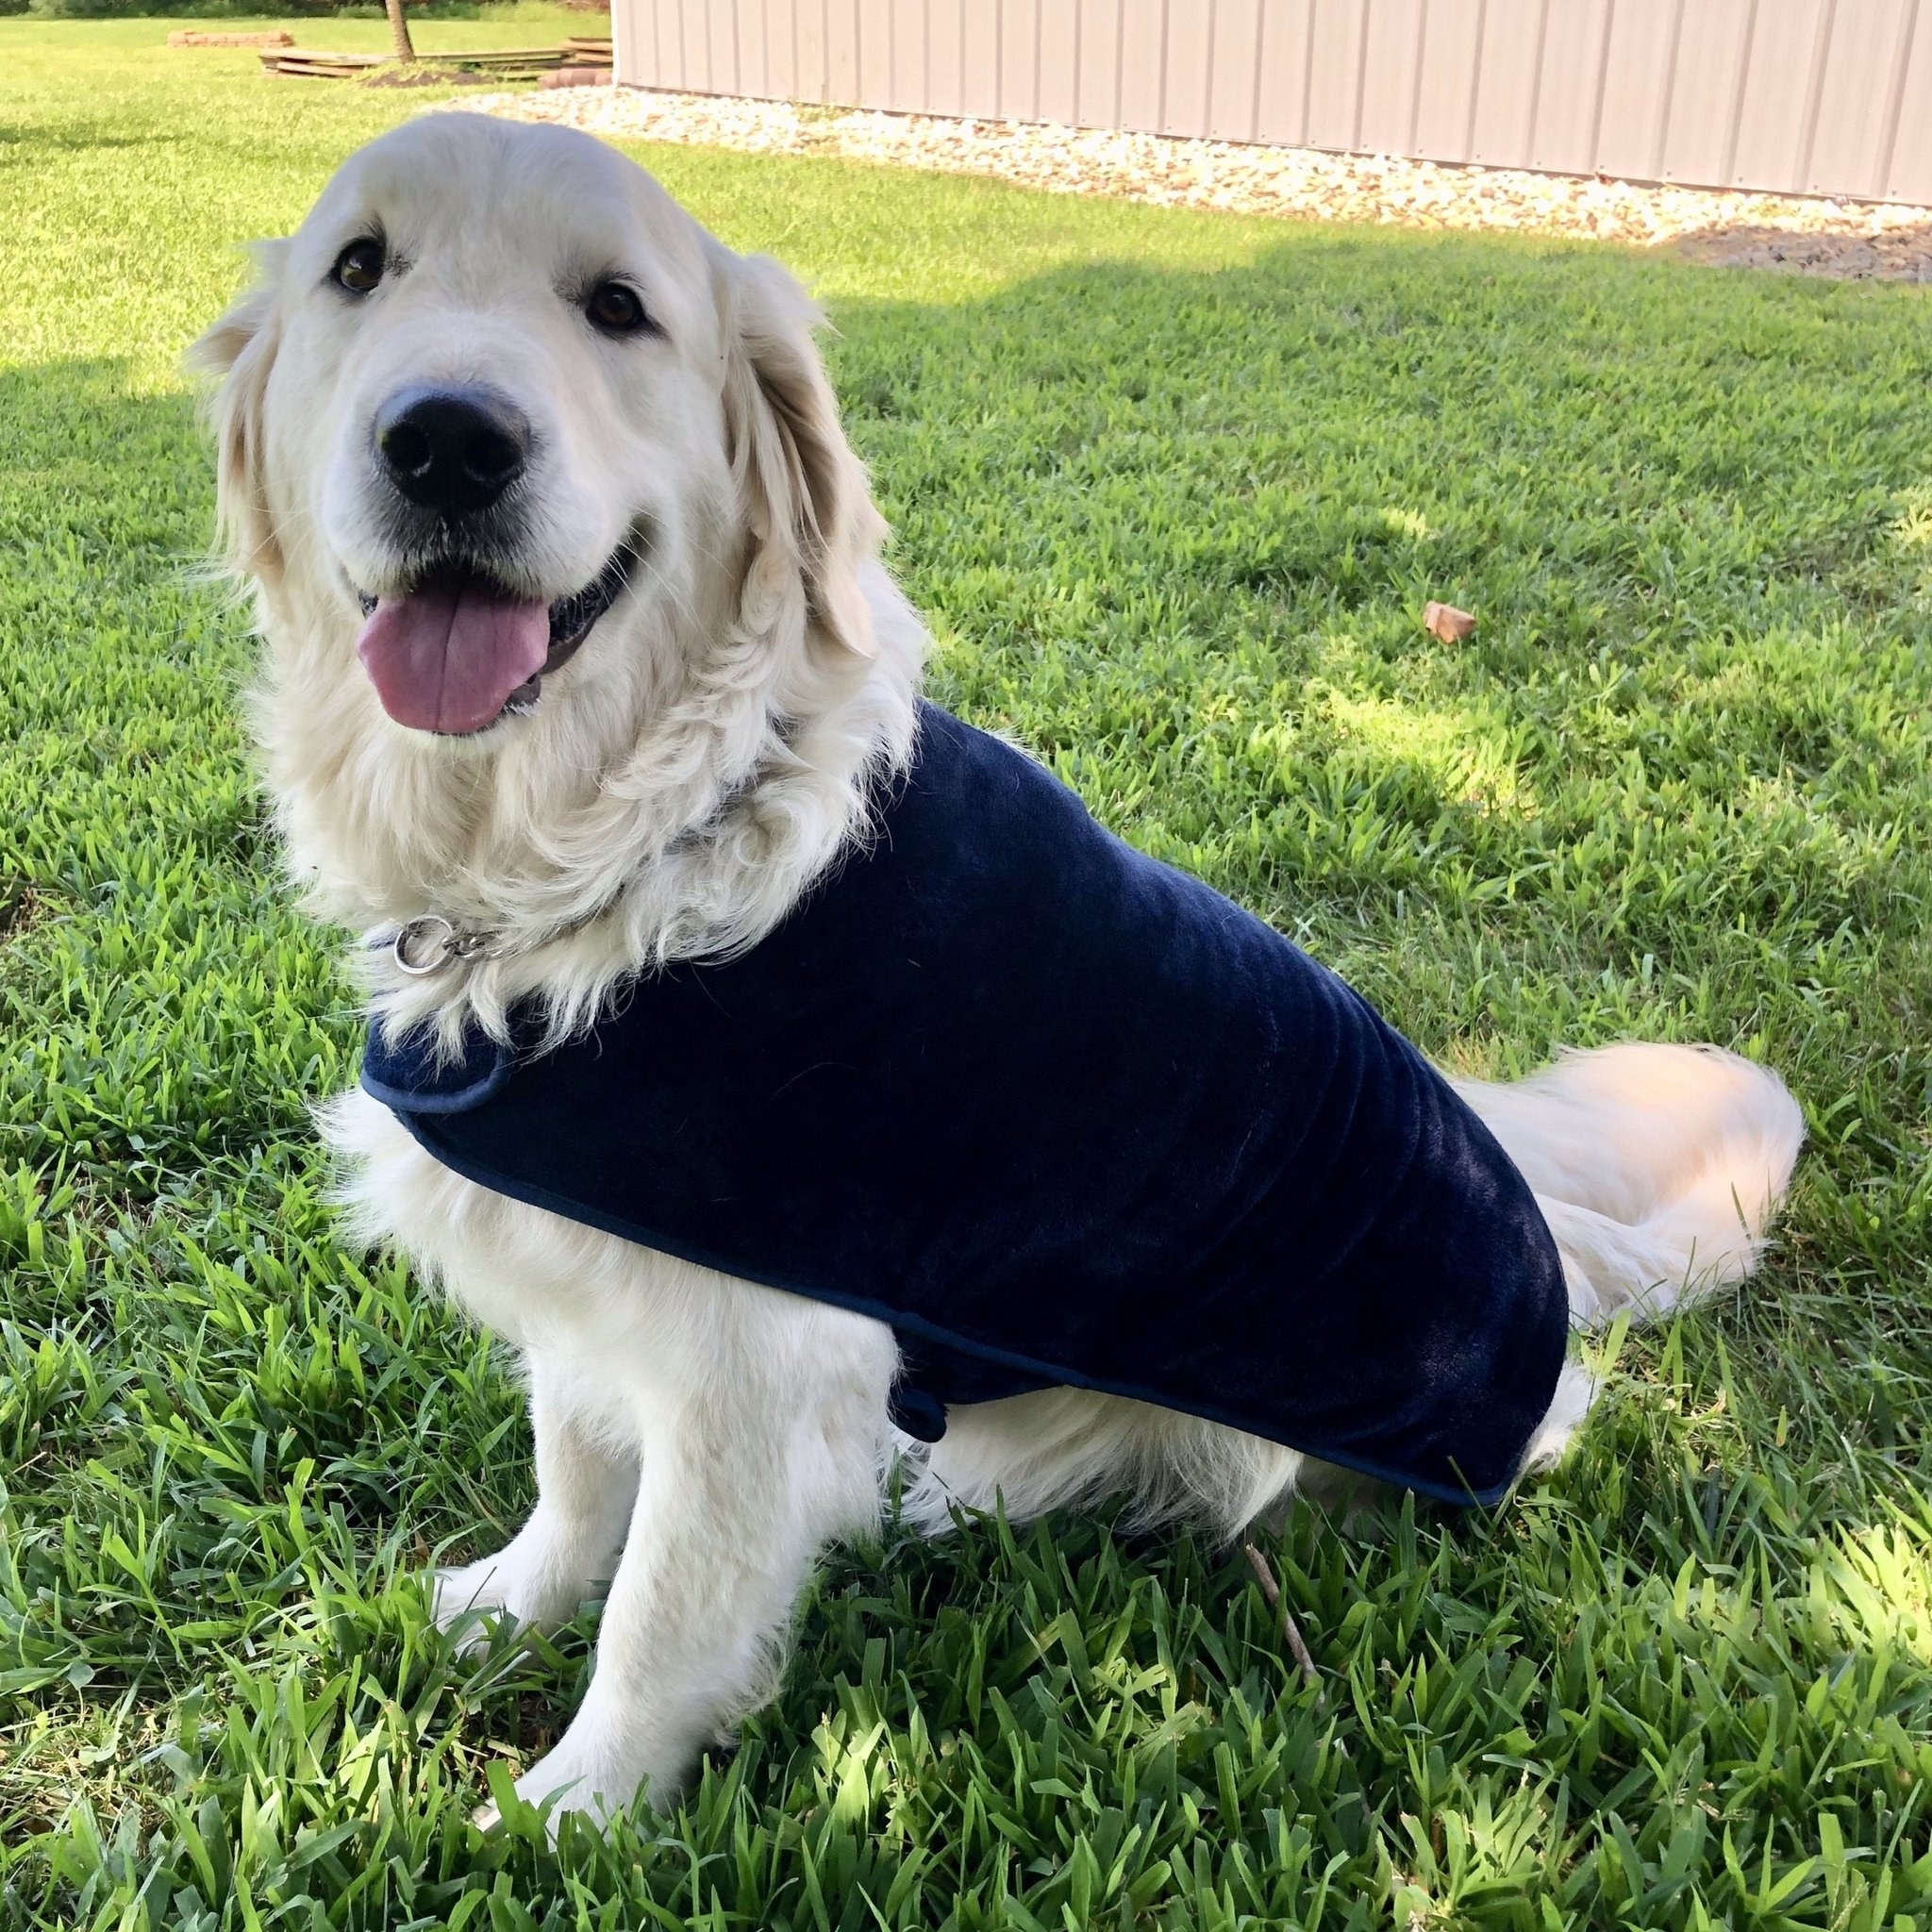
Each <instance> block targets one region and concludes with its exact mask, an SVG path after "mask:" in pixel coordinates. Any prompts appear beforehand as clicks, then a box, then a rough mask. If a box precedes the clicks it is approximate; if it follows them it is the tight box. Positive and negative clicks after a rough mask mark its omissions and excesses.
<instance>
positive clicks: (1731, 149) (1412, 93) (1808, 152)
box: [612, 0, 1932, 202]
mask: <svg viewBox="0 0 1932 1932" xmlns="http://www.w3.org/2000/svg"><path fill="white" fill-rule="evenodd" d="M612 11H613V18H614V32H615V34H616V39H617V71H618V78H619V79H620V80H623V81H626V82H629V83H631V84H633V85H637V86H642V87H658V88H670V89H676V90H680V91H683V92H692V93H717V94H750V95H756V96H762V97H765V98H769V99H784V100H796V101H808V102H822V103H824V104H827V105H834V106H841V107H866V108H894V109H897V110H900V111H902V112H909V113H932V114H962V115H974V116H981V117H995V118H1003V119H1010V120H1016V121H1054V122H1061V123H1071V124H1073V125H1078V126H1083V127H1125V128H1135V129H1139V130H1141V131H1143V132H1146V133H1152V134H1181V135H1212V136H1214V137H1216V138H1218V139H1221V140H1225V141H1259V142H1286V143H1289V144H1291V145H1294V146H1305V147H1317V148H1330V149H1336V150H1340V151H1343V152H1348V153H1358V154H1396V155H1412V156H1417V157H1421V158H1426V159H1430V160H1441V161H1480V162H1485V163H1488V164H1490V165H1491V166H1499V167H1528V168H1543V169H1549V170H1553V171H1556V172H1557V173H1563V174H1590V173H1592V172H1595V171H1599V170H1600V171H1602V172H1603V173H1605V174H1609V175H1625V176H1630V177H1633V178H1636V179H1641V180H1658V181H1683V182H1692V183H1697V184H1700V185H1703V186H1707V187H1739V188H1762V189H1772V190H1776V191H1780V192H1792V193H1800V194H1836V195H1846V196H1859V197H1864V198H1868V199H1874V200H1893V201H1913V202H1932V0H612ZM1922 11H1923V12H1924V13H1925V14H1926V15H1927V16H1928V17H1927V18H1925V19H1924V20H1922V19H1921V14H1922Z"/></svg>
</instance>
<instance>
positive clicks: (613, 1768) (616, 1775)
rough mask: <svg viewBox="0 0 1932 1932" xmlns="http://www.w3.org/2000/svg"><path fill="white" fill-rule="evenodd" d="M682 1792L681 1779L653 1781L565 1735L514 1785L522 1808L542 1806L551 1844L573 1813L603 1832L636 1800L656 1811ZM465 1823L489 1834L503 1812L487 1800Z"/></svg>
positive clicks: (662, 1776)
mask: <svg viewBox="0 0 1932 1932" xmlns="http://www.w3.org/2000/svg"><path fill="white" fill-rule="evenodd" d="M681 1789H682V1780H681V1779H679V1778H677V1777H676V1776H675V1775H671V1774H660V1775H657V1776H654V1775H652V1774H650V1773H649V1772H643V1771H638V1770H635V1769H632V1768H630V1767H628V1766H625V1765H622V1764H619V1763H613V1762H611V1761H609V1759H608V1757H607V1758H602V1759H600V1757H599V1755H598V1754H597V1753H596V1752H595V1751H594V1749H587V1748H585V1747H582V1746H578V1745H574V1744H573V1742H572V1740H571V1737H570V1736H569V1735H568V1734H566V1735H565V1737H564V1739H563V1740H562V1741H561V1742H560V1743H559V1744H558V1746H557V1748H556V1749H555V1750H554V1751H551V1752H549V1753H548V1754H547V1755H546V1756H544V1757H540V1758H539V1759H538V1760H537V1762H536V1763H535V1764H533V1765H532V1766H531V1767H530V1769H529V1770H528V1771H526V1772H525V1774H523V1776H522V1777H520V1778H519V1779H518V1780H517V1783H516V1793H517V1796H518V1797H519V1798H520V1799H521V1800H522V1801H523V1802H524V1803H525V1804H526V1805H535V1806H541V1807H544V1821H545V1824H546V1825H547V1826H548V1829H549V1833H550V1841H551V1843H552V1844H555V1843H556V1842H557V1835H558V1829H559V1827H560V1826H561V1824H562V1823H563V1820H564V1819H565V1817H566V1816H569V1815H571V1814H573V1813H575V1815H576V1816H578V1817H580V1818H586V1819H589V1820H590V1822H591V1824H594V1825H595V1826H596V1827H597V1829H598V1830H599V1831H602V1830H603V1829H604V1828H605V1826H607V1825H608V1824H609V1823H610V1821H611V1820H612V1819H613V1818H615V1817H617V1816H618V1815H619V1814H620V1813H621V1812H624V1811H626V1810H628V1809H629V1808H630V1807H631V1806H632V1805H633V1804H634V1803H636V1802H638V1801H639V1800H640V1799H641V1798H644V1797H648V1798H650V1799H651V1800H652V1801H653V1802H654V1803H656V1804H657V1805H658V1806H659V1807H663V1806H665V1805H669V1804H670V1803H671V1802H672V1801H673V1800H674V1799H675V1797H676V1795H677V1793H678V1791H679V1790H681ZM470 1822H471V1824H474V1825H475V1827H476V1829H477V1830H478V1831H491V1830H493V1829H494V1828H495V1827H496V1826H497V1825H498V1824H500V1823H501V1822H502V1813H501V1812H500V1810H499V1809H498V1807H497V1806H496V1805H495V1803H494V1802H493V1801H492V1802H491V1803H490V1804H487V1805H479V1806H478V1807H476V1809H475V1811H473V1812H472V1813H471V1814H470Z"/></svg>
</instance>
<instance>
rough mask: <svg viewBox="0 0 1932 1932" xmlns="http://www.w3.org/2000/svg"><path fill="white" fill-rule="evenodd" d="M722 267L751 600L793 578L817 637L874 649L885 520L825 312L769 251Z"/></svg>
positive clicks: (731, 415) (840, 646) (729, 429)
mask: <svg viewBox="0 0 1932 1932" xmlns="http://www.w3.org/2000/svg"><path fill="white" fill-rule="evenodd" d="M720 252H721V253H723V251H720ZM721 273H722V279H723V286H722V288H721V291H720V293H721V297H722V301H721V307H722V308H723V317H724V358H725V371H724V425H725V434H726V437H727V439H728V441H729V445H730V452H731V469H732V475H733V476H734V478H735V479H736V481H737V484H738V489H739V494H740V498H741V503H742V505H743V508H744V512H745V516H746V519H747V522H748V524H749V526H750V530H751V536H752V541H753V546H754V547H753V554H752V558H751V560H750V565H749V568H748V570H747V573H746V583H745V592H746V601H747V603H748V604H751V605H755V606H763V605H764V604H765V603H766V600H767V599H769V598H772V597H774V596H776V597H778V598H779V599H781V600H782V599H783V597H784V595H785V590H786V587H785V585H784V584H783V583H782V581H780V580H781V579H783V578H785V577H790V578H791V580H792V581H793V582H794V583H796V584H798V585H801V586H802V588H803V591H804V596H805V614H806V624H807V631H808V636H809V637H811V638H812V639H813V640H814V641H820V642H822V643H823V644H824V645H825V646H828V647H829V649H830V652H831V653H832V654H844V655H846V656H848V657H850V658H872V657H874V656H875V655H876V654H877V650H878V645H877V642H876V641H875V640H874V636H873V627H872V610H871V608H870V607H869V606H868V604H867V603H866V599H865V591H864V590H863V588H862V586H861V585H860V582H859V577H858V573H859V568H860V566H861V565H862V564H863V563H864V562H865V561H866V560H867V558H870V557H871V556H872V555H873V553H874V551H875V550H876V549H877V548H878V544H879V541H880V539H881V538H882V537H883V536H884V534H885V525H884V523H883V521H882V520H881V519H880V517H879V514H878V512H877V511H876V510H875V509H874V508H873V504H872V496H871V493H870V492H869V491H868V490H867V488H866V479H865V470H864V467H863V465H861V464H860V462H859V460H858V458H857V457H856V456H854V455H853V453H852V450H851V447H850V445H849V444H848V443H847V442H846V441H845V435H844V432H843V430H841V428H840V426H839V406H838V404H837V403H836V402H835V401H834V400H833V398H832V389H831V385H830V384H829V383H828V382H827V381H826V380H825V371H824V364H823V363H822V362H821V361H820V359H819V352H818V344H817V343H816V342H815V341H813V339H812V331H813V329H814V327H815V326H816V325H818V323H819V321H820V320H821V318H820V316H819V312H818V310H817V309H816V308H814V307H813V306H812V302H811V299H810V297H809V296H808V295H807V294H806V292H805V291H804V290H803V289H802V288H800V287H799V285H798V284H797V283H796V282H795V281H794V280H792V278H791V275H788V274H786V272H785V271H784V270H783V269H782V268H780V267H779V266H778V264H777V263H776V262H775V261H772V260H769V259H767V258H765V257H763V256H744V257H739V256H731V257H729V258H727V259H726V260H725V261H724V263H723V264H722V265H721Z"/></svg>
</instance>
